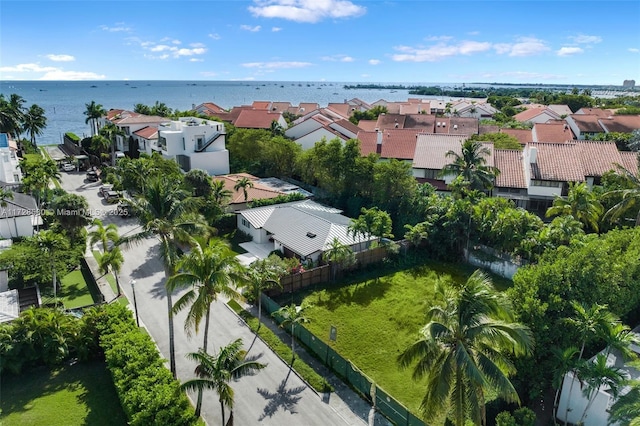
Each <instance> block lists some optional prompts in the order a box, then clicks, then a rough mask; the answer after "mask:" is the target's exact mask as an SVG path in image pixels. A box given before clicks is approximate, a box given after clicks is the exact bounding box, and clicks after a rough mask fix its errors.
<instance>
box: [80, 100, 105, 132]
mask: <svg viewBox="0 0 640 426" xmlns="http://www.w3.org/2000/svg"><path fill="white" fill-rule="evenodd" d="M84 106H85V107H86V110H85V111H84V112H83V114H84V115H86V116H87V118H86V119H85V120H84V122H85V124H90V125H91V136H94V135H97V134H98V133H99V131H100V126H99V123H98V119H100V118H101V117H102V116H104V115H105V114H106V113H107V111H106V110H105V109H104V108H103V107H102V105H100V104H97V103H96V102H95V101H91V103H89V104H84Z"/></svg>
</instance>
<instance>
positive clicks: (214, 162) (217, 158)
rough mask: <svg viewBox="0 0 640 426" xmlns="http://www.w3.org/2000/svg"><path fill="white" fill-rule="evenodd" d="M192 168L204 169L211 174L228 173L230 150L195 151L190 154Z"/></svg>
mask: <svg viewBox="0 0 640 426" xmlns="http://www.w3.org/2000/svg"><path fill="white" fill-rule="evenodd" d="M189 158H190V159H191V170H193V169H202V170H205V171H206V172H207V173H209V174H210V175H212V176H213V175H226V174H228V173H229V151H228V150H226V149H225V150H222V151H214V152H208V151H205V152H194V153H192V154H190V155H189Z"/></svg>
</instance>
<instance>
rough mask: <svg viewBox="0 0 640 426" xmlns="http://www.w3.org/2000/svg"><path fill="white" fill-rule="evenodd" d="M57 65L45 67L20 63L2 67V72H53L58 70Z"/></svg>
mask: <svg viewBox="0 0 640 426" xmlns="http://www.w3.org/2000/svg"><path fill="white" fill-rule="evenodd" d="M57 70H58V68H56V67H43V66H40V65H39V64H18V65H14V66H9V67H0V72H19V73H23V72H53V71H57Z"/></svg>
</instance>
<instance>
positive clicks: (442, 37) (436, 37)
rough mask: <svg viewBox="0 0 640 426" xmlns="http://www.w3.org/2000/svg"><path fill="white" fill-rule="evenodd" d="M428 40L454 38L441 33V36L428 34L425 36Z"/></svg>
mask: <svg viewBox="0 0 640 426" xmlns="http://www.w3.org/2000/svg"><path fill="white" fill-rule="evenodd" d="M425 40H426V41H449V40H453V37H452V36H447V35H441V36H428V37H425Z"/></svg>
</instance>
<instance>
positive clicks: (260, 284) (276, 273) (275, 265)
mask: <svg viewBox="0 0 640 426" xmlns="http://www.w3.org/2000/svg"><path fill="white" fill-rule="evenodd" d="M286 274H287V269H286V267H285V266H284V265H283V263H282V262H281V259H280V257H278V256H277V255H275V254H272V255H269V257H267V258H266V259H260V260H256V261H255V262H253V263H252V264H251V265H250V266H249V269H248V270H247V275H248V283H247V290H249V291H250V292H251V293H252V294H253V295H254V297H255V299H256V303H257V305H258V329H259V328H260V327H261V326H262V300H261V299H262V292H263V291H265V290H269V289H271V288H274V287H281V285H280V278H281V277H283V276H284V275H286Z"/></svg>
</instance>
